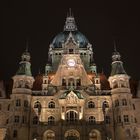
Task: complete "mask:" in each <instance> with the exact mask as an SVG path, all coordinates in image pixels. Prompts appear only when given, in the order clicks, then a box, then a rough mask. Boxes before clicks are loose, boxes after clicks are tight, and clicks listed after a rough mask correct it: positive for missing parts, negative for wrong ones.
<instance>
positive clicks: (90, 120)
mask: <svg viewBox="0 0 140 140" xmlns="http://www.w3.org/2000/svg"><path fill="white" fill-rule="evenodd" d="M88 121H89V123H92V124H95V123H96V119H95V117H94V116H90V117H89V120H88Z"/></svg>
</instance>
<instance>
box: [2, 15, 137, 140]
mask: <svg viewBox="0 0 140 140" xmlns="http://www.w3.org/2000/svg"><path fill="white" fill-rule="evenodd" d="M93 57H94V56H93V48H92V45H91V44H90V43H89V41H88V39H87V38H86V37H85V36H84V35H83V34H82V33H81V32H79V31H78V29H77V26H76V24H75V20H74V17H73V16H71V15H69V16H68V17H67V19H66V23H65V26H64V31H63V32H62V33H60V34H58V35H57V36H56V37H55V38H54V40H53V41H52V43H51V44H50V48H49V53H48V64H46V66H45V72H44V74H39V75H38V76H36V77H35V78H34V77H33V76H32V74H31V68H30V66H31V63H30V53H29V52H28V50H26V51H25V52H24V53H23V54H22V57H21V62H20V65H19V69H18V71H17V73H16V74H15V76H13V78H12V79H13V86H12V93H11V94H10V97H9V98H7V96H6V89H5V88H4V85H3V82H2V81H1V82H0V140H138V139H140V110H139V107H140V90H139V89H140V88H138V91H137V94H136V96H135V98H134V97H133V95H132V93H131V89H130V84H129V79H130V77H129V76H128V75H127V73H126V72H125V70H124V68H123V63H122V61H121V56H120V54H119V52H117V51H116V50H114V53H113V55H112V71H111V75H110V76H109V78H108V79H107V78H106V76H105V75H104V74H103V73H98V72H97V68H96V64H95V62H94V59H93Z"/></svg>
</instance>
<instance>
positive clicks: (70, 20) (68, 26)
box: [64, 8, 77, 31]
mask: <svg viewBox="0 0 140 140" xmlns="http://www.w3.org/2000/svg"><path fill="white" fill-rule="evenodd" d="M64 31H77V26H76V23H75V19H74V17H73V15H72V13H71V8H70V9H69V14H68V15H67V18H66V22H65V25H64Z"/></svg>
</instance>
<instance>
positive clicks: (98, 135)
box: [89, 129, 101, 140]
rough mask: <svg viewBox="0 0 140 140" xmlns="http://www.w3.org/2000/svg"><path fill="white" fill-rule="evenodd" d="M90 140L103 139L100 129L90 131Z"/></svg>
mask: <svg viewBox="0 0 140 140" xmlns="http://www.w3.org/2000/svg"><path fill="white" fill-rule="evenodd" d="M89 140H101V133H100V132H99V131H98V130H95V129H93V130H91V131H90V133H89Z"/></svg>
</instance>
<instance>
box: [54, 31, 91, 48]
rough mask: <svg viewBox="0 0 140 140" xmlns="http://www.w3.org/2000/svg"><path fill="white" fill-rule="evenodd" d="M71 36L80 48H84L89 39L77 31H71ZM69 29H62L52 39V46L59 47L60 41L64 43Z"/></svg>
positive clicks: (60, 45)
mask: <svg viewBox="0 0 140 140" xmlns="http://www.w3.org/2000/svg"><path fill="white" fill-rule="evenodd" d="M71 33H72V36H73V38H74V40H75V42H76V43H77V44H79V47H80V48H86V47H87V45H88V43H89V41H88V39H87V38H86V37H85V36H84V35H83V34H82V33H81V32H79V31H77V30H76V31H71ZM69 34H70V31H64V32H61V33H59V34H58V35H57V36H56V37H55V38H54V39H53V41H52V45H53V47H54V48H61V47H62V43H65V42H66V40H67V38H68V36H69Z"/></svg>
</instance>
